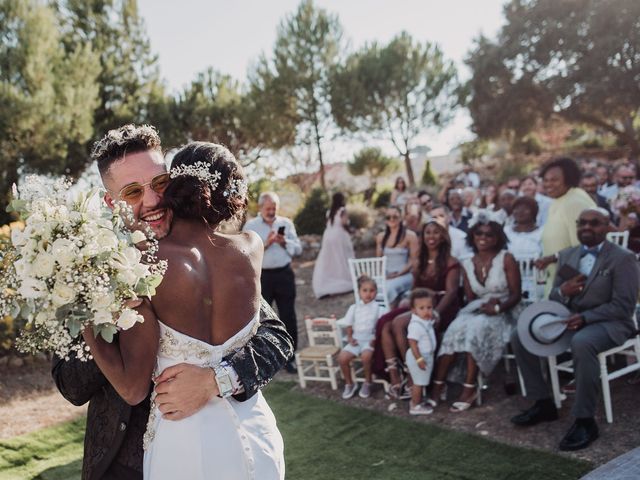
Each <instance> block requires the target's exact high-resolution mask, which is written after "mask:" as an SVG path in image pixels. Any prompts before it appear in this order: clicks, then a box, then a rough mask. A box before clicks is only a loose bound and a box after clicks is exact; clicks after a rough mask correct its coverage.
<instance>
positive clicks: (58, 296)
mask: <svg viewBox="0 0 640 480" xmlns="http://www.w3.org/2000/svg"><path fill="white" fill-rule="evenodd" d="M75 298H76V292H75V290H74V289H73V288H71V287H70V286H68V285H66V284H65V283H63V282H61V281H60V280H58V281H57V282H56V284H55V285H54V286H53V293H52V294H51V300H52V301H53V304H54V305H55V306H56V307H61V306H62V305H67V304H68V303H71V302H73V301H74V300H75Z"/></svg>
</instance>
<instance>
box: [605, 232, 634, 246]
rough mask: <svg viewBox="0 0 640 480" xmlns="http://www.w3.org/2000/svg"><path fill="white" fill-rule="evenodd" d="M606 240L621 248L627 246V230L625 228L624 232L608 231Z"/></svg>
mask: <svg viewBox="0 0 640 480" xmlns="http://www.w3.org/2000/svg"><path fill="white" fill-rule="evenodd" d="M607 240H609V241H610V242H612V243H615V244H616V245H619V246H621V247H622V248H627V246H628V245H629V230H625V231H624V232H609V233H607Z"/></svg>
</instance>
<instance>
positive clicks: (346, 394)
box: [342, 383, 358, 400]
mask: <svg viewBox="0 0 640 480" xmlns="http://www.w3.org/2000/svg"><path fill="white" fill-rule="evenodd" d="M356 390H358V385H357V384H355V383H352V384H348V383H347V384H345V386H344V390H343V391H342V398H343V399H345V400H348V399H350V398H351V397H353V396H354V395H355V394H356Z"/></svg>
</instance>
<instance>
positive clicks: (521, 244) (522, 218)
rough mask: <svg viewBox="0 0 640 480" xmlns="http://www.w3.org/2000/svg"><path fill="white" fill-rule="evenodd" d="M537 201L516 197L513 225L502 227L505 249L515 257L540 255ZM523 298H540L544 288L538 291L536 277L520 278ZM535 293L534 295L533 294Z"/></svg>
mask: <svg viewBox="0 0 640 480" xmlns="http://www.w3.org/2000/svg"><path fill="white" fill-rule="evenodd" d="M537 214H538V203H537V202H536V201H535V200H534V199H533V198H530V197H518V199H517V200H516V201H515V202H514V204H513V221H514V222H513V226H508V227H505V228H504V233H505V234H506V235H507V238H508V239H509V244H508V247H507V249H508V250H509V252H511V254H512V255H513V256H514V257H515V258H516V260H522V259H534V260H535V259H538V258H539V257H540V255H542V228H539V227H538V226H537V225H536V216H537ZM521 282H522V283H521V284H522V296H523V298H529V299H532V298H540V297H541V296H542V295H543V294H544V288H541V290H540V291H538V284H537V279H536V278H530V277H529V278H527V277H526V276H523V277H522V278H521ZM534 294H535V295H534Z"/></svg>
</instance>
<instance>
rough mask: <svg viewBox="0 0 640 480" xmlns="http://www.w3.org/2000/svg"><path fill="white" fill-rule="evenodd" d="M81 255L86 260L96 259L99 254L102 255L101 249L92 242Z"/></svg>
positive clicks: (84, 248) (83, 249) (83, 248)
mask: <svg viewBox="0 0 640 480" xmlns="http://www.w3.org/2000/svg"><path fill="white" fill-rule="evenodd" d="M80 253H81V254H82V256H83V257H85V258H90V257H95V256H96V255H98V253H100V247H99V246H98V244H97V243H96V242H93V241H92V242H89V243H87V244H86V245H85V246H84V247H82V250H81V251H80Z"/></svg>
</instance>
